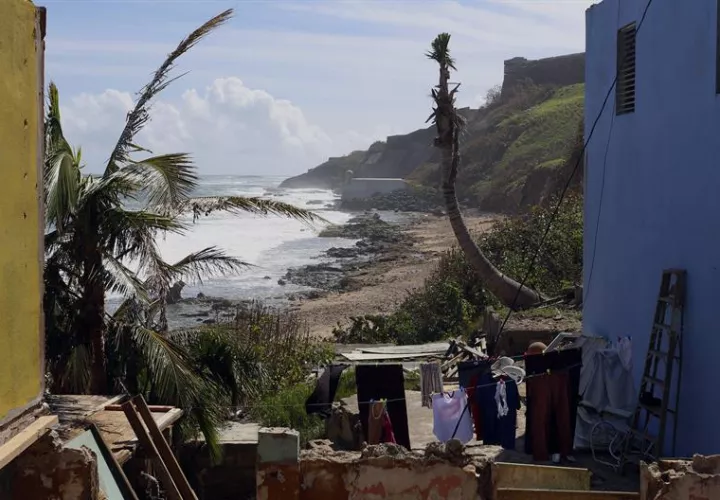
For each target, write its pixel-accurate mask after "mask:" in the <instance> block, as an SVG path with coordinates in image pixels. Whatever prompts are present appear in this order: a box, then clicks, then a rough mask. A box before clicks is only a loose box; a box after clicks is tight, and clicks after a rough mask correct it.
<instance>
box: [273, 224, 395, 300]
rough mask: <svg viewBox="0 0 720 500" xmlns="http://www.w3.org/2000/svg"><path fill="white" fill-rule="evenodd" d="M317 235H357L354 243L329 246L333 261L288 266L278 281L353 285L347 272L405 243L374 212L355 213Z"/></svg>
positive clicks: (350, 287)
mask: <svg viewBox="0 0 720 500" xmlns="http://www.w3.org/2000/svg"><path fill="white" fill-rule="evenodd" d="M320 236H321V237H329V238H349V239H358V240H359V241H358V242H357V243H355V246H354V247H349V248H341V247H333V248H330V249H329V250H328V251H327V252H326V256H327V257H330V258H332V259H334V260H335V262H333V263H323V264H310V265H307V266H302V267H297V268H291V269H288V272H287V273H286V274H285V276H283V277H282V279H281V280H280V281H282V284H287V283H292V284H295V285H301V286H307V287H311V288H315V289H319V290H324V291H349V290H353V289H355V285H354V282H353V280H352V278H351V277H349V274H350V273H353V272H355V271H358V270H360V269H362V267H364V266H366V265H368V264H369V262H370V258H371V257H373V258H375V259H377V258H382V257H378V256H379V255H380V254H384V253H388V252H392V249H393V248H394V247H395V246H396V245H401V244H407V243H408V237H407V236H406V235H405V234H403V233H402V232H401V231H400V230H399V228H398V227H397V226H395V225H393V224H390V223H388V222H385V221H383V220H382V219H381V218H380V216H379V215H378V214H369V213H366V214H363V215H359V216H357V217H355V218H353V219H350V221H349V222H348V223H347V224H344V225H342V226H332V227H329V228H327V229H326V230H324V231H323V232H322V233H320Z"/></svg>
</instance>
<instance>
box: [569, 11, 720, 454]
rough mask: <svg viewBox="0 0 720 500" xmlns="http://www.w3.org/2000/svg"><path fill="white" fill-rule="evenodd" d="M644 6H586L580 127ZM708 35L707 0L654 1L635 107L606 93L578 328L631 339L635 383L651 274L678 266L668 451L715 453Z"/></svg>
mask: <svg viewBox="0 0 720 500" xmlns="http://www.w3.org/2000/svg"><path fill="white" fill-rule="evenodd" d="M646 3H647V0H605V1H603V2H602V3H601V4H598V5H595V6H593V7H591V8H590V9H588V11H587V16H586V21H587V34H586V36H587V41H586V43H587V47H586V86H585V88H586V101H585V133H586V135H587V134H588V133H589V131H590V128H591V126H592V123H593V122H594V120H595V118H596V117H597V116H598V114H599V113H600V109H601V107H602V102H603V100H604V98H605V95H606V93H607V91H608V89H609V88H610V85H611V84H612V82H613V79H614V78H615V72H616V38H617V30H618V29H619V28H621V27H623V26H625V25H627V24H628V23H630V22H633V21H636V22H638V23H639V21H640V18H641V16H642V11H643V10H644V8H645V6H646ZM716 37H717V1H716V0H692V1H677V0H654V1H653V3H652V4H651V6H650V8H649V11H648V14H647V17H646V20H645V22H644V24H643V25H642V27H641V28H640V30H639V32H638V34H637V56H636V61H637V62H636V64H637V68H636V80H637V87H636V104H635V112H634V113H631V114H626V115H620V116H615V111H614V103H615V94H614V92H613V94H612V95H611V97H610V99H609V101H608V105H607V107H606V109H605V111H604V113H603V115H602V117H601V119H600V122H599V123H598V126H597V129H596V131H595V134H594V136H593V138H592V140H591V142H590V144H589V146H588V149H587V153H586V166H585V169H586V171H585V183H586V185H585V237H584V238H585V249H584V260H585V271H584V286H585V295H586V298H585V306H584V316H583V322H584V330H585V331H586V332H589V333H593V334H598V335H605V336H607V337H609V338H611V339H614V338H615V337H617V336H619V335H631V336H632V339H633V349H634V354H633V361H634V372H635V380H636V382H637V383H638V387H639V380H640V376H641V373H642V369H643V362H644V357H645V353H646V350H647V345H648V341H649V335H650V329H651V324H652V318H653V313H654V309H655V304H656V299H657V293H658V288H659V285H660V275H661V272H662V270H663V269H666V268H684V269H686V270H687V273H688V276H687V280H688V291H687V304H686V309H685V311H686V312H685V335H684V343H683V348H684V351H683V358H684V367H683V375H682V376H683V379H682V387H681V393H680V394H681V395H680V416H679V421H678V436H677V438H678V440H677V443H678V448H677V454H678V455H689V454H691V453H693V452H695V453H718V452H720V433H719V432H717V431H716V425H717V424H716V422H717V419H718V413H719V411H720V391H718V385H717V384H718V383H719V382H720V96H718V95H716V93H715V72H716V66H717V54H716ZM611 123H612V127H611ZM586 139H587V137H586ZM601 193H602V203H601ZM601 207H602V209H601ZM598 223H599V226H598ZM596 228H597V229H596ZM596 231H597V233H596ZM596 234H597V236H596Z"/></svg>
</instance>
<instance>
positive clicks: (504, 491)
mask: <svg viewBox="0 0 720 500" xmlns="http://www.w3.org/2000/svg"><path fill="white" fill-rule="evenodd" d="M639 498H640V493H634V492H627V491H573V490H538V489H534V490H523V489H520V488H501V489H499V490H498V492H497V497H496V500H637V499H639Z"/></svg>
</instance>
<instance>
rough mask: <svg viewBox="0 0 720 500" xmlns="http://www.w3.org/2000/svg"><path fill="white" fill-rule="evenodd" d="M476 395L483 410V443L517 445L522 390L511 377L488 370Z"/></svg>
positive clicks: (504, 445) (509, 448)
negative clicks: (520, 392) (520, 390)
mask: <svg viewBox="0 0 720 500" xmlns="http://www.w3.org/2000/svg"><path fill="white" fill-rule="evenodd" d="M479 382H480V387H479V388H478V390H477V392H476V398H477V401H478V405H479V406H480V411H481V413H482V427H483V444H497V445H500V446H502V447H503V448H505V449H508V450H513V449H515V430H516V427H517V411H518V410H519V409H520V394H519V391H518V387H517V384H516V383H515V381H513V380H512V379H510V378H501V379H499V380H498V379H495V378H494V377H493V376H492V375H491V374H489V373H487V374H485V375H484V376H483V377H482V378H481V379H480V381H479Z"/></svg>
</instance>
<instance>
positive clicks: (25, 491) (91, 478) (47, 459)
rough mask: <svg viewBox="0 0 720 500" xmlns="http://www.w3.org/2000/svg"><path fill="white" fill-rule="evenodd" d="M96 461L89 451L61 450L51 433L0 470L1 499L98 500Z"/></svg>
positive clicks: (85, 449)
mask: <svg viewBox="0 0 720 500" xmlns="http://www.w3.org/2000/svg"><path fill="white" fill-rule="evenodd" d="M99 485H100V480H99V476H98V467H97V458H96V456H95V453H94V452H92V451H90V450H89V449H87V448H84V447H83V448H82V449H80V450H74V449H70V448H61V445H60V440H59V439H58V437H57V435H55V434H54V433H50V434H48V435H46V436H44V437H43V438H41V439H40V440H39V441H38V442H36V443H35V444H33V445H32V446H31V447H30V448H29V449H28V450H27V451H26V452H24V453H23V454H22V455H20V456H19V457H18V458H16V459H15V460H13V461H12V462H10V464H9V465H8V466H7V467H5V468H4V469H2V470H0V498H2V499H6V498H11V499H15V498H17V499H28V500H30V499H33V500H34V499H38V500H39V499H45V498H47V499H52V500H99V499H100V498H103V499H104V498H105V495H101V494H100V489H99V488H100V486H99Z"/></svg>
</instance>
